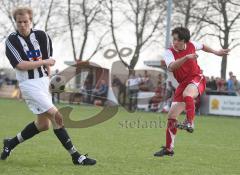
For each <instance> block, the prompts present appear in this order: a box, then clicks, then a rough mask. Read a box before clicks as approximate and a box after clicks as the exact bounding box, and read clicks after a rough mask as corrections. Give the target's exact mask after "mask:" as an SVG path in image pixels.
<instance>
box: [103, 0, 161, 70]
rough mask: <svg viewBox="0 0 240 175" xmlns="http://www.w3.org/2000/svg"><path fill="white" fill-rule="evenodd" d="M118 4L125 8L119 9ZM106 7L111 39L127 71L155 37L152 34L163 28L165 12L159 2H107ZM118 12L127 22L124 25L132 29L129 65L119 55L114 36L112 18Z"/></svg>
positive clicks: (153, 0)
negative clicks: (132, 41) (132, 44)
mask: <svg viewBox="0 0 240 175" xmlns="http://www.w3.org/2000/svg"><path fill="white" fill-rule="evenodd" d="M114 3H116V4H114ZM119 4H120V6H121V7H122V6H124V7H125V8H121V7H119ZM106 7H107V8H108V11H109V13H110V27H111V33H112V39H113V44H114V46H115V49H116V51H117V53H118V56H119V58H120V60H121V61H122V62H123V64H124V65H125V66H126V67H128V69H134V67H135V65H136V64H137V62H138V59H139V56H140V53H141V51H142V49H143V47H144V46H146V45H147V44H148V43H149V42H150V41H151V40H152V39H153V38H154V37H155V35H154V34H156V32H157V31H158V30H159V27H160V26H163V25H162V23H161V22H162V21H163V18H164V17H165V16H164V15H163V14H164V12H165V8H164V3H163V1H160V0H123V1H114V2H113V1H112V0H107V1H106ZM122 9H126V10H122ZM118 11H122V14H123V15H124V16H123V18H124V21H125V20H126V21H127V22H126V25H127V26H128V28H131V27H132V28H133V29H134V30H133V31H131V30H129V34H130V32H132V36H134V37H135V40H134V53H133V56H132V58H131V61H130V64H128V63H127V62H126V61H125V60H124V59H123V58H122V56H121V54H120V49H119V41H118V38H117V36H116V31H117V30H118V27H117V26H115V23H116V20H115V18H114V17H115V16H114V15H115V13H116V12H118ZM118 18H119V17H118Z"/></svg>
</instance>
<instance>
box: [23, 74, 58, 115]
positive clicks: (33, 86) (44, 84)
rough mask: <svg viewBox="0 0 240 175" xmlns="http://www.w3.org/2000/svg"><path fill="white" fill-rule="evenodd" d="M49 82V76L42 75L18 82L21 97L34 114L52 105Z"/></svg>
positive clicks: (40, 112)
mask: <svg viewBox="0 0 240 175" xmlns="http://www.w3.org/2000/svg"><path fill="white" fill-rule="evenodd" d="M49 82H50V80H49V77H42V78H37V79H29V80H26V81H23V82H20V83H19V88H20V90H21V93H22V97H23V99H24V100H25V102H26V104H27V105H28V108H29V109H30V110H31V111H32V112H33V113H34V114H42V113H44V112H46V111H48V110H49V109H51V108H52V107H54V105H53V103H52V97H51V94H50V92H49Z"/></svg>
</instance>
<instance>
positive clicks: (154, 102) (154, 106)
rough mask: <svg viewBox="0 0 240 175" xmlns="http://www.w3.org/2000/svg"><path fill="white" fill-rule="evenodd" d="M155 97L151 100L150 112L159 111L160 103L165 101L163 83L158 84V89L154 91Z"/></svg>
mask: <svg viewBox="0 0 240 175" xmlns="http://www.w3.org/2000/svg"><path fill="white" fill-rule="evenodd" d="M154 92H155V95H154V96H153V97H152V98H151V99H150V101H149V103H148V110H149V111H154V112H155V111H157V110H158V106H159V103H160V102H161V101H163V92H164V87H163V85H162V82H160V81H159V82H158V85H157V87H156V88H155V90H154Z"/></svg>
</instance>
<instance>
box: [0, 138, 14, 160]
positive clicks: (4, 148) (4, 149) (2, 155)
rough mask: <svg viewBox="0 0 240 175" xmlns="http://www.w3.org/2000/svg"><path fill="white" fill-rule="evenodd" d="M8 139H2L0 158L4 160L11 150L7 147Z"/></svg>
mask: <svg viewBox="0 0 240 175" xmlns="http://www.w3.org/2000/svg"><path fill="white" fill-rule="evenodd" d="M9 141H10V139H4V140H3V151H2V153H1V157H0V159H1V160H6V159H7V157H8V156H9V155H10V153H11V151H12V150H11V149H10V148H9Z"/></svg>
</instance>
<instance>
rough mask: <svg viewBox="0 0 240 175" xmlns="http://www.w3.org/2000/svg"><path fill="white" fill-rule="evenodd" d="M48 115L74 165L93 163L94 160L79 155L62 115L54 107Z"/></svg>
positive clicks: (94, 162)
mask: <svg viewBox="0 0 240 175" xmlns="http://www.w3.org/2000/svg"><path fill="white" fill-rule="evenodd" d="M48 117H49V119H50V120H51V122H52V125H53V130H54V133H55V135H56V136H57V138H58V140H59V141H60V142H61V143H62V145H63V147H64V148H65V149H66V150H67V151H68V152H69V154H70V155H71V156H72V161H73V163H74V164H76V165H94V164H96V160H94V159H91V158H88V157H86V156H85V155H81V154H80V153H79V152H78V151H77V149H76V148H75V147H74V145H73V144H72V141H71V139H70V137H69V135H68V133H67V131H66V129H65V128H64V124H63V117H62V115H61V113H60V112H59V111H58V110H57V109H56V108H55V107H54V108H51V109H50V110H49V111H48Z"/></svg>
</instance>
